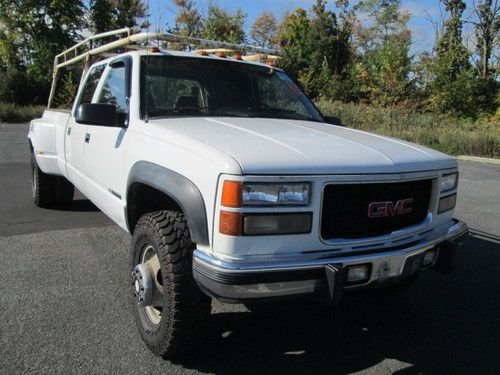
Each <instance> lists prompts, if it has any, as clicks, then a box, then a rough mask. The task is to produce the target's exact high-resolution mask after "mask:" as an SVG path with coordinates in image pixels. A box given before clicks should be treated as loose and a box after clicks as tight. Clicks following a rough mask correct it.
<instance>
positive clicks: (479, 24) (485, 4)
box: [472, 0, 500, 79]
mask: <svg viewBox="0 0 500 375" xmlns="http://www.w3.org/2000/svg"><path fill="white" fill-rule="evenodd" d="M474 12H475V13H476V16H477V21H476V22H474V21H473V22H472V23H473V24H474V34H475V37H476V51H477V54H478V55H479V61H478V62H479V64H478V66H479V70H480V72H481V73H480V74H481V78H482V79H489V78H491V77H490V60H491V56H492V54H493V48H494V47H495V46H498V42H499V41H500V40H499V39H500V36H499V31H500V5H499V4H498V1H497V0H495V2H493V0H483V1H481V2H480V3H479V4H478V5H477V6H476V7H475V9H474Z"/></svg>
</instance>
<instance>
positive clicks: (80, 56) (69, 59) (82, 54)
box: [47, 28, 279, 108]
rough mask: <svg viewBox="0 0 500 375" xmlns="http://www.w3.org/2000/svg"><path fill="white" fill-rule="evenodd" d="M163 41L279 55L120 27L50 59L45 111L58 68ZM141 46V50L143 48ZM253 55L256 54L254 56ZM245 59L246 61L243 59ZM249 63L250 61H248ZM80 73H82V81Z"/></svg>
mask: <svg viewBox="0 0 500 375" xmlns="http://www.w3.org/2000/svg"><path fill="white" fill-rule="evenodd" d="M117 36H118V37H120V38H119V39H117V40H114V41H111V42H108V43H105V44H102V45H96V44H97V43H96V42H97V41H98V40H103V39H107V38H109V37H117ZM154 40H157V41H163V42H170V43H178V44H186V45H189V46H191V45H195V46H196V47H197V48H200V47H201V48H202V47H209V48H212V49H221V48H222V49H227V50H233V51H239V52H245V53H246V52H253V53H255V54H260V55H270V56H272V57H273V58H275V57H276V56H279V51H278V50H275V49H270V48H264V47H259V46H253V45H250V44H235V43H228V42H221V41H216V40H208V39H201V38H195V37H190V36H181V35H175V34H170V33H159V32H142V33H138V34H133V32H132V30H131V29H130V28H123V29H118V30H113V31H108V32H105V33H101V34H95V35H92V36H89V37H88V38H86V39H84V40H82V41H81V42H79V43H77V44H75V45H74V46H72V47H70V48H68V49H67V50H65V51H63V52H61V53H60V54H58V55H56V57H55V58H54V69H53V73H52V86H51V88H50V95H49V102H48V105H47V108H51V105H52V102H53V100H54V94H55V89H56V81H57V74H58V72H59V70H60V69H61V68H64V67H67V66H69V65H73V64H77V63H80V62H82V61H83V62H84V72H83V73H85V71H86V70H87V69H88V68H89V67H90V65H91V59H92V57H93V56H99V55H103V54H105V53H106V52H108V51H111V50H114V49H117V48H123V47H126V46H130V45H134V44H138V43H141V42H146V43H148V42H150V41H154ZM146 47H147V46H146ZM146 47H145V48H146ZM255 56H257V55H255ZM245 60H247V59H245ZM248 60H250V59H248ZM83 76H84V74H82V79H83Z"/></svg>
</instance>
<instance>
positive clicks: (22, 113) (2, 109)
mask: <svg viewBox="0 0 500 375" xmlns="http://www.w3.org/2000/svg"><path fill="white" fill-rule="evenodd" d="M44 109H45V107H44V106H41V105H37V106H33V105H26V106H20V105H16V104H12V103H3V102H0V122H28V121H30V120H32V119H34V118H35V117H41V116H42V113H43V110H44Z"/></svg>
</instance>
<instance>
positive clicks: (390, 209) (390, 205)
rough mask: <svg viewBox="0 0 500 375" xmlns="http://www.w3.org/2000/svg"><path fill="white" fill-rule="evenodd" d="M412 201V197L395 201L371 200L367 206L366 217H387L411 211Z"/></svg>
mask: <svg viewBox="0 0 500 375" xmlns="http://www.w3.org/2000/svg"><path fill="white" fill-rule="evenodd" d="M412 203H413V198H408V199H400V200H398V201H396V202H393V201H388V202H372V203H370V205H369V206H368V217H370V218H372V219H373V218H376V217H387V216H396V215H403V214H409V213H410V212H412V210H413V208H412V207H411V204H412Z"/></svg>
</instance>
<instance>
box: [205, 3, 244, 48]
mask: <svg viewBox="0 0 500 375" xmlns="http://www.w3.org/2000/svg"><path fill="white" fill-rule="evenodd" d="M245 21H246V14H245V12H244V11H243V10H241V9H238V10H237V11H236V12H235V13H233V14H231V13H229V12H227V11H225V10H224V9H222V8H221V7H219V6H217V5H215V4H211V5H210V6H209V7H208V16H207V18H206V19H205V22H204V26H203V30H202V36H203V38H206V39H212V40H220V41H223V42H230V43H243V42H244V41H245V31H244V29H243V25H244V24H245Z"/></svg>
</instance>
